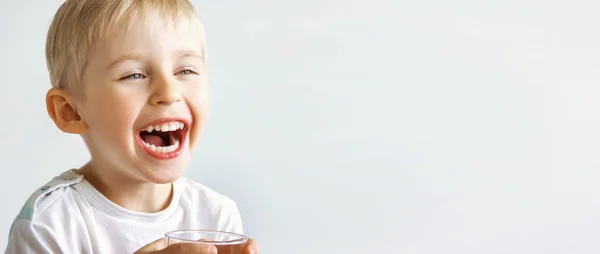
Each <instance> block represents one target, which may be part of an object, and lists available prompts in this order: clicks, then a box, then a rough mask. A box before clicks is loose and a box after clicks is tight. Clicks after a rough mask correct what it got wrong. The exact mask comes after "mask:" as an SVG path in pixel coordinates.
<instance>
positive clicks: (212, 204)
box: [5, 170, 243, 254]
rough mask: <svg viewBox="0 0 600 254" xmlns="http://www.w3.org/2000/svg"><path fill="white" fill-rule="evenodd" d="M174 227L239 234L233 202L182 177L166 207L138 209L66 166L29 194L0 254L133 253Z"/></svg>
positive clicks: (239, 226)
mask: <svg viewBox="0 0 600 254" xmlns="http://www.w3.org/2000/svg"><path fill="white" fill-rule="evenodd" d="M179 229H203V230H220V231H229V232H235V233H238V234H243V228H242V220H241V216H240V213H239V211H238V208H237V205H236V203H235V202H234V201H232V200H231V199H229V198H227V197H225V196H223V195H221V194H218V193H217V192H215V191H213V190H211V189H209V188H207V187H206V186H204V185H201V184H199V183H195V182H193V181H191V180H188V179H186V178H180V179H178V180H177V181H175V182H174V183H173V198H172V201H171V204H170V205H169V207H168V208H167V209H165V210H163V211H161V212H158V213H140V212H133V211H129V210H126V209H124V208H122V207H120V206H118V205H116V204H114V203H113V202H111V201H110V200H108V199H107V198H106V197H104V196H103V195H102V194H101V193H100V192H98V190H96V189H95V188H94V187H93V186H92V185H90V183H89V182H87V181H86V180H85V179H84V178H83V176H82V175H79V174H77V173H75V172H74V171H73V170H69V171H66V172H64V173H62V174H61V175H60V176H57V177H55V178H54V179H53V180H52V181H50V182H49V183H48V184H47V185H45V186H44V187H42V188H40V189H38V190H37V191H36V192H35V193H33V195H31V197H30V198H29V199H28V201H27V202H26V203H25V205H24V206H23V208H22V210H21V212H20V213H19V215H18V216H17V218H16V219H15V221H14V222H13V225H12V227H11V229H10V237H9V241H8V246H7V249H6V252H5V253H19V254H22V253H133V252H135V251H137V250H138V249H140V248H141V247H143V246H145V245H146V244H149V243H151V242H153V241H155V240H157V239H160V238H164V236H165V233H167V232H169V231H173V230H179Z"/></svg>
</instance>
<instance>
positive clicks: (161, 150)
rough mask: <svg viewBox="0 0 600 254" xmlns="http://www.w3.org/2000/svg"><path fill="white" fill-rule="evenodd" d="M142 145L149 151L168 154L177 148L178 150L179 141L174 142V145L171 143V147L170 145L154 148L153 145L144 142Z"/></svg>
mask: <svg viewBox="0 0 600 254" xmlns="http://www.w3.org/2000/svg"><path fill="white" fill-rule="evenodd" d="M144 145H145V146H146V147H148V148H150V150H152V151H153V152H159V153H170V152H173V151H175V150H177V148H179V140H175V143H173V145H170V146H155V145H151V144H148V143H146V142H144Z"/></svg>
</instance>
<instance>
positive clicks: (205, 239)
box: [165, 230, 248, 254]
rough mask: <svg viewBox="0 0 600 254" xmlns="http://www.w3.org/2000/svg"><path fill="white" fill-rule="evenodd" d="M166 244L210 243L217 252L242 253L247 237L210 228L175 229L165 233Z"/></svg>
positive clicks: (220, 253) (222, 253) (224, 253)
mask: <svg viewBox="0 0 600 254" xmlns="http://www.w3.org/2000/svg"><path fill="white" fill-rule="evenodd" d="M165 241H166V243H167V245H171V244H173V243H195V244H210V245H214V246H216V247H217V249H218V250H219V254H243V253H244V247H245V246H246V242H248V237H246V236H244V235H240V234H236V233H231V232H223V231H210V230H177V231H171V232H168V233H167V234H165Z"/></svg>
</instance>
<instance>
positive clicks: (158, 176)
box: [140, 165, 185, 184]
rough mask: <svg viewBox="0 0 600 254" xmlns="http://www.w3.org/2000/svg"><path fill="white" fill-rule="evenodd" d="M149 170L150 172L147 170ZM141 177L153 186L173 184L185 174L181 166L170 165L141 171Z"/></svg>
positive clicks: (183, 167)
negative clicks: (153, 184)
mask: <svg viewBox="0 0 600 254" xmlns="http://www.w3.org/2000/svg"><path fill="white" fill-rule="evenodd" d="M148 169H150V170H148ZM140 173H141V174H142V177H143V178H144V179H145V180H146V181H148V182H151V183H155V184H167V183H172V182H175V181H176V180H177V179H179V178H180V177H181V176H183V174H184V173H185V166H183V165H181V166H180V165H170V166H166V165H165V166H160V167H152V168H146V169H144V170H141V172H140Z"/></svg>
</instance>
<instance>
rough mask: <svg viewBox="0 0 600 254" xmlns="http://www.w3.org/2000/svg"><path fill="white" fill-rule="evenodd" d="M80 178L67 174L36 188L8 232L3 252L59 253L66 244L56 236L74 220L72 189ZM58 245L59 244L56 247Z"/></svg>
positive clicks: (74, 207) (68, 172)
mask: <svg viewBox="0 0 600 254" xmlns="http://www.w3.org/2000/svg"><path fill="white" fill-rule="evenodd" d="M82 179H83V177H82V176H80V175H78V174H76V173H75V172H73V171H67V172H64V173H62V174H61V175H59V176H56V177H54V178H53V179H52V180H50V181H49V182H48V183H46V184H45V185H43V186H40V188H38V189H37V190H35V191H34V192H33V193H32V194H31V195H30V196H29V198H28V199H27V201H26V202H25V204H24V205H23V207H22V208H21V211H20V212H19V213H18V215H17V216H16V217H15V219H14V221H13V223H12V225H11V227H10V231H9V242H8V246H7V250H6V253H30V252H36V253H40V252H42V253H49V252H61V251H62V250H61V249H58V248H59V247H58V246H59V245H61V246H63V247H64V246H65V244H64V243H67V242H69V241H68V239H67V238H65V237H62V234H60V233H59V231H60V228H67V227H70V226H71V225H70V224H72V222H73V221H77V220H78V219H77V218H76V217H75V216H72V215H73V214H74V212H73V211H74V209H75V210H76V209H78V208H76V206H77V205H76V204H74V202H73V198H74V195H73V194H74V192H75V191H74V189H73V188H72V186H73V185H76V184H78V183H80V182H81V181H82ZM59 243H61V244H59Z"/></svg>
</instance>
